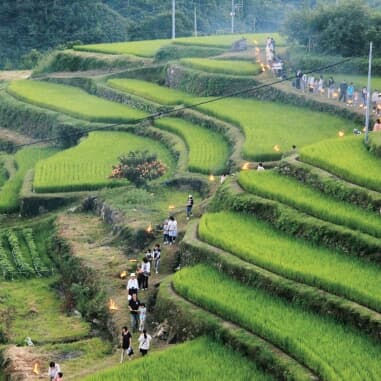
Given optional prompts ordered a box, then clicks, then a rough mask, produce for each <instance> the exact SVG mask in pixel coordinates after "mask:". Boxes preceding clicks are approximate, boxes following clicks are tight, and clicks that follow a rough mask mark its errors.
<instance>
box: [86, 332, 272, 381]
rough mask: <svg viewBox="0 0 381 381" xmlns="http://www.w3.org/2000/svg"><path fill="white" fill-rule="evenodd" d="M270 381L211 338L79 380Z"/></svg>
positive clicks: (189, 343)
mask: <svg viewBox="0 0 381 381" xmlns="http://www.w3.org/2000/svg"><path fill="white" fill-rule="evenodd" d="M126 379H129V380H143V379H144V381H156V380H165V381H187V380H189V381H196V380H200V381H201V380H202V381H215V380H220V381H230V380H252V381H256V380H258V381H270V380H272V377H270V376H268V375H265V374H264V373H263V372H261V371H259V370H258V369H257V368H256V367H255V365H254V364H253V363H251V362H250V361H247V359H245V358H243V357H242V356H241V355H240V354H238V353H236V352H233V351H232V350H231V349H228V348H226V347H224V346H222V345H221V344H217V343H216V342H214V341H213V340H212V339H210V338H207V337H203V338H199V339H196V340H193V341H190V342H186V343H183V344H178V345H176V346H174V347H172V348H168V349H166V350H163V351H160V352H155V353H152V354H149V355H148V356H147V357H145V358H141V359H139V360H136V361H132V362H130V363H125V364H123V365H122V366H117V367H114V368H111V369H108V370H104V371H102V372H99V373H98V374H95V375H92V376H89V377H86V378H84V379H83V381H106V380H109V381H122V380H126Z"/></svg>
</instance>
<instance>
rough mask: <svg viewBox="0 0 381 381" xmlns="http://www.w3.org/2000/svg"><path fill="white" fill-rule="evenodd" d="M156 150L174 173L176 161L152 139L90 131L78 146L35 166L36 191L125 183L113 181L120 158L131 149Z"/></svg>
mask: <svg viewBox="0 0 381 381" xmlns="http://www.w3.org/2000/svg"><path fill="white" fill-rule="evenodd" d="M145 149H147V150H148V151H149V152H152V153H156V154H157V156H158V159H159V160H161V161H162V162H163V163H164V164H165V165H166V166H167V173H166V177H168V176H170V175H171V174H172V173H173V170H174V167H175V160H174V158H173V157H172V156H171V154H170V152H169V151H168V149H166V148H165V147H164V146H163V145H162V144H161V143H159V142H157V141H154V140H152V139H149V138H146V137H141V136H136V135H133V134H131V133H127V132H105V131H98V132H91V133H90V134H89V136H88V138H86V139H85V140H83V141H82V142H81V143H80V144H79V145H78V146H76V147H73V148H70V149H68V150H65V151H63V152H61V153H59V154H57V155H54V156H53V157H51V158H50V159H47V160H43V161H41V162H39V163H38V165H37V166H36V173H35V178H34V183H33V186H34V190H35V191H36V192H68V191H69V192H70V191H82V190H91V189H99V188H102V187H113V186H119V185H126V183H127V180H110V179H109V176H110V175H111V171H112V166H113V165H116V164H117V163H118V157H119V156H120V155H122V154H126V153H128V152H130V151H136V150H145Z"/></svg>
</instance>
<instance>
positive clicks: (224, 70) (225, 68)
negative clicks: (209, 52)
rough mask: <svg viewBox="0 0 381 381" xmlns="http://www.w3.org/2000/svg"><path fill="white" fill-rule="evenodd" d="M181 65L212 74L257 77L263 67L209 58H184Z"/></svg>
mask: <svg viewBox="0 0 381 381" xmlns="http://www.w3.org/2000/svg"><path fill="white" fill-rule="evenodd" d="M180 63H181V64H183V65H185V66H189V67H191V68H193V69H197V70H202V71H206V72H210V73H221V74H234V75H257V74H259V73H261V70H262V69H261V66H260V65H259V64H255V63H252V62H248V61H229V60H213V59H209V58H182V59H181V60H180Z"/></svg>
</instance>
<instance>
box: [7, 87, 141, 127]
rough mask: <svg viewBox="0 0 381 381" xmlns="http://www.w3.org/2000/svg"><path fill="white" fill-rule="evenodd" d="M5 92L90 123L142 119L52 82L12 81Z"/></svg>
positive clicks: (121, 107) (126, 108)
mask: <svg viewBox="0 0 381 381" xmlns="http://www.w3.org/2000/svg"><path fill="white" fill-rule="evenodd" d="M8 92H9V93H10V94H11V95H13V96H14V97H15V98H18V99H20V100H22V101H24V102H27V103H31V104H34V105H36V106H39V107H43V108H48V109H50V110H54V111H58V112H62V113H64V114H67V115H70V116H73V117H75V118H79V119H85V120H89V121H92V122H111V123H112V122H115V123H116V122H126V123H128V122H133V121H135V120H137V119H140V118H143V117H144V116H146V114H145V113H144V112H143V111H139V110H136V109H133V108H131V107H129V106H126V105H122V104H119V103H115V102H111V101H108V100H106V99H102V98H98V97H96V96H94V95H90V94H88V93H86V92H85V91H84V90H82V89H80V88H78V87H73V86H67V85H61V84H56V83H49V82H41V81H27V80H21V81H13V82H11V84H10V85H9V86H8Z"/></svg>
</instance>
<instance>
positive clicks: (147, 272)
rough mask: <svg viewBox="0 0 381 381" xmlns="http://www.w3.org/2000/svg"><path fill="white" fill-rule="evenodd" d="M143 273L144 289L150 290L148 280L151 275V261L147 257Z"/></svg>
mask: <svg viewBox="0 0 381 381" xmlns="http://www.w3.org/2000/svg"><path fill="white" fill-rule="evenodd" d="M142 273H143V285H142V289H143V290H148V278H149V277H150V275H151V263H150V262H149V260H148V259H147V258H146V257H144V258H143V263H142Z"/></svg>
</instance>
